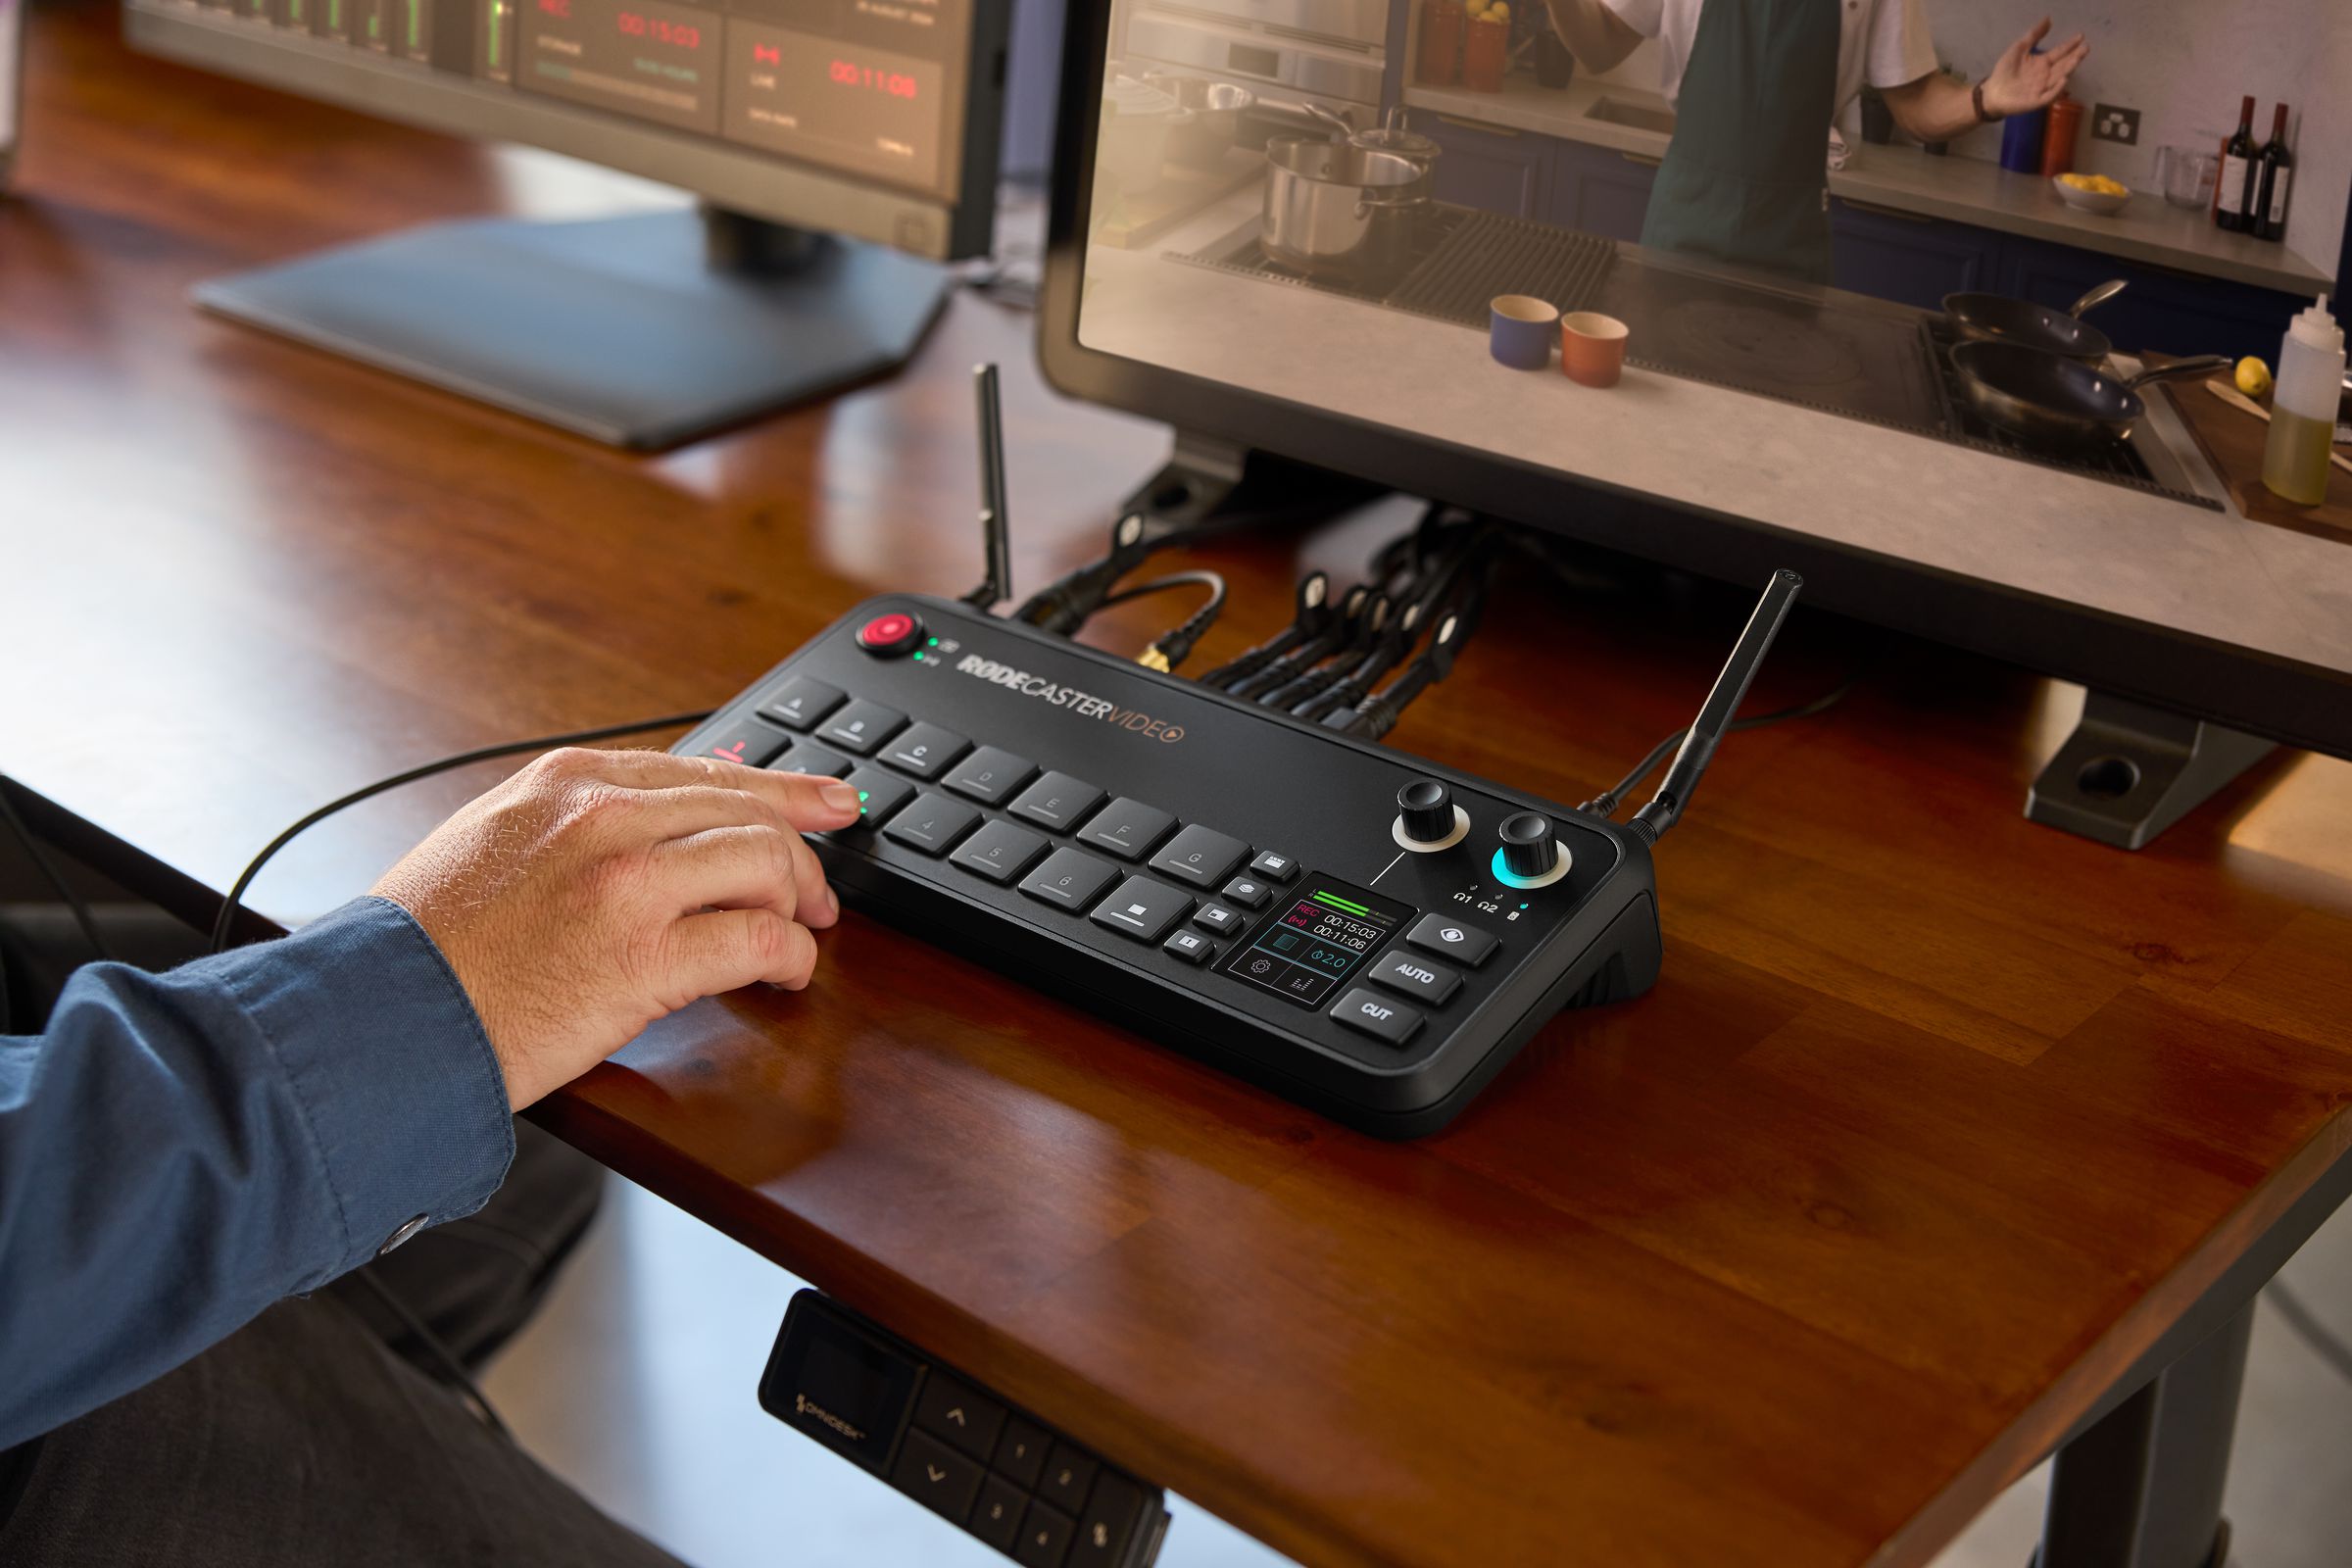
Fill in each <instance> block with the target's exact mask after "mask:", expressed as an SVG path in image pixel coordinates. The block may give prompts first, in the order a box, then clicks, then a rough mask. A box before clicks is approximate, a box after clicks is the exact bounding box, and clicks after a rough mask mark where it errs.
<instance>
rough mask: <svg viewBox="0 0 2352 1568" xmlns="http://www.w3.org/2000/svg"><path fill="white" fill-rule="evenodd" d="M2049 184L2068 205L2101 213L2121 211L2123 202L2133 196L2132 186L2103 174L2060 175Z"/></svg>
mask: <svg viewBox="0 0 2352 1568" xmlns="http://www.w3.org/2000/svg"><path fill="white" fill-rule="evenodd" d="M2050 185H2051V187H2052V188H2053V189H2055V190H2056V191H2057V192H2058V199H2059V200H2060V201H2062V202H2064V203H2066V205H2067V206H2069V207H2072V208H2075V209H2076V210H2077V211H2080V212H2085V213H2098V214H2100V215H2101V216H2105V215H2106V214H2109V213H2117V212H2121V211H2123V206H2124V203H2126V202H2128V201H2130V200H2131V186H2129V185H2127V184H2125V183H2124V182H2123V181H2121V180H2118V179H2109V178H2108V177H2107V176H2106V175H2105V174H2059V175H2056V176H2055V177H2053V178H2052V179H2051V180H2050Z"/></svg>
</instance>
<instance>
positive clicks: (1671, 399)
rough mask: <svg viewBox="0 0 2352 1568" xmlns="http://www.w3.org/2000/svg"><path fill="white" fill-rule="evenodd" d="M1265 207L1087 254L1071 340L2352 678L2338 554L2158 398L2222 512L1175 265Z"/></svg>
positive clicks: (1246, 200)
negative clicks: (1491, 344) (2245, 510)
mask: <svg viewBox="0 0 2352 1568" xmlns="http://www.w3.org/2000/svg"><path fill="white" fill-rule="evenodd" d="M1257 200H1258V197H1257V193H1256V192H1253V191H1245V192H1240V193H1237V194H1235V195H1233V196H1231V197H1228V198H1225V199H1224V200H1222V201H1219V202H1217V203H1214V204H1212V205H1211V206H1210V207H1208V208H1207V209H1205V210H1203V211H1202V212H1201V213H1200V214H1199V215H1197V216H1196V217H1195V218H1194V219H1193V220H1191V221H1188V222H1187V223H1185V224H1184V225H1182V226H1181V227H1179V228H1178V229H1177V230H1175V231H1174V232H1172V233H1170V234H1169V235H1168V236H1167V238H1166V239H1165V240H1164V241H1163V242H1162V243H1161V244H1160V245H1158V246H1155V247H1153V248H1152V250H1150V251H1126V252H1122V251H1115V250H1110V249H1107V248H1104V247H1101V246H1096V247H1092V248H1090V250H1089V252H1088V254H1087V259H1086V304H1085V308H1084V312H1083V315H1082V317H1081V320H1080V325H1079V337H1080V341H1081V342H1083V343H1084V344H1085V345H1086V346H1087V347H1089V348H1092V349H1096V350H1099V351H1102V352H1104V353H1109V354H1115V355H1119V356H1122V357H1125V358H1130V359H1134V360H1138V361H1140V362H1142V363H1145V364H1148V365H1155V366H1160V367H1163V368H1167V369H1171V370H1175V371H1178V372H1181V373H1185V374H1191V375H1198V376H1202V377H1206V378H1208V379H1211V380H1217V381H1227V382H1231V383H1235V384H1239V385H1242V386H1247V387H1251V388H1254V389H1256V390H1257V391H1259V392H1262V393H1264V394H1266V395H1268V396H1271V397H1274V398H1279V399H1283V400H1286V401H1289V402H1294V403H1298V404H1300V405H1304V406H1307V407H1314V408H1322V409H1326V410H1328V411H1330V412H1331V413H1333V414H1335V415H1338V416H1340V417H1345V418H1353V419H1359V420H1362V421H1364V422H1365V439H1366V440H1367V441H1373V440H1377V439H1379V436H1378V432H1379V431H1380V430H1381V429H1382V428H1383V427H1385V426H1390V425H1393V424H1396V423H1397V422H1400V421H1401V422H1403V423H1406V424H1408V425H1410V426H1411V427H1412V428H1415V429H1417V430H1418V431H1419V432H1420V433H1421V434H1422V435H1423V436H1424V437H1426V438H1429V439H1432V440H1436V441H1441V442H1446V443H1449V444H1452V445H1454V446H1456V447H1459V448H1462V449H1465V450H1467V451H1471V452H1479V453H1486V454H1489V455H1492V456H1493V457H1495V458H1496V459H1499V460H1501V461H1504V462H1507V463H1523V464H1531V465H1535V466H1542V467H1546V468H1555V469H1559V470H1563V471H1565V472H1569V473H1576V474H1582V475H1585V476H1588V477H1590V478H1592V479H1594V480H1597V481H1600V482H1602V483H1604V484H1609V485H1615V486H1621V487H1623V488H1625V489H1628V490H1633V491H1638V492H1641V493H1642V494H1645V495H1649V496H1653V497H1655V498H1657V499H1659V500H1661V501H1665V502H1669V503H1673V504H1677V505H1681V506H1686V507H1691V508H1696V509H1700V510H1704V511H1712V512H1718V513H1724V514H1729V515H1735V516H1739V517H1743V518H1747V519H1749V520H1751V521H1753V522H1756V523H1760V524H1763V525H1764V526H1766V527H1770V528H1779V529H1785V530H1788V531H1789V532H1792V533H1796V534H1801V535H1805V536H1809V537H1812V538H1817V539H1822V540H1825V541H1829V542H1833V543H1835V544H1838V545H1841V546H1844V547H1847V548H1850V549H1856V550H1861V551H1866V552H1872V553H1876V554H1883V555H1887V556H1893V557H1897V558H1900V559H1903V560H1907V561H1915V562H1918V563H1919V564H1922V565H1923V566H1925V567H1927V568H1928V569H1930V570H1935V571H1943V572H1951V573H1957V574H1960V575H1963V576H1966V577H1969V578H1973V579H1976V580H1979V581H1982V582H1985V583H1990V584H1994V585H1997V586H1999V587H2002V588H2005V589H2008V590H2011V591H2015V592H2018V593H2023V594H2031V595H2036V596H2048V597H2052V598H2057V599H2062V600H2067V601H2070V602H2073V603H2077V604H2081V605H2083V606H2086V607H2088V608H2090V609H2091V610H2092V611H2094V612H2095V613H2105V614H2111V615H2117V616H2121V617H2124V618H2126V619H2129V620H2134V621H2140V622H2145V623H2150V624H2155V625H2163V626H2168V627H2173V628H2177V629H2179V630H2181V631H2185V632H2189V633H2192V634H2197V635H2203V636H2209V637H2212V638H2214V639H2216V640H2217V641H2222V642H2229V643H2236V644H2243V645H2245V646H2247V647H2249V648H2252V649H2254V650H2256V651H2258V652H2261V653H2264V654H2269V655H2272V656H2274V657H2277V658H2279V659H2284V660H2291V661H2295V662H2307V663H2311V664H2316V665H2320V666H2323V667H2327V668H2331V669H2340V670H2352V544H2347V543H2346V542H2344V541H2340V540H2333V539H2321V538H2315V537H2312V536H2309V535H2305V534H2301V533H2296V532H2291V531H2289V530H2286V529H2282V528H2278V527H2274V526H2271V525H2270V524H2267V523H2262V522H2256V521H2250V520H2248V519H2246V518H2245V517H2243V516H2241V515H2238V514H2237V513H2235V512H2234V511H2232V510H2228V504H2227V492H2226V491H2225V489H2224V488H2223V486H2222V485H2221V484H2220V482H2219V481H2218V480H2216V479H2215V478H2214V477H2213V475H2212V473H2211V470H2210V468H2209V467H2208V466H2206V465H2205V463H2204V462H2203V460H2202V458H2201V457H2199V456H2198V454H2197V452H2196V448H2195V446H2194V443H2193V441H2192V440H2191V438H2190V437H2189V435H2188V432H2187V431H2186V430H2185V429H2184V428H2183V427H2182V426H2181V425H2180V420H2179V417H2178V415H2177V414H2176V413H2175V412H2174V411H2173V410H2172V409H2171V408H2170V407H2169V406H2168V405H2166V404H2165V403H2164V402H2163V400H2161V399H2159V400H2156V401H2155V402H2154V403H2152V404H2151V406H2150V409H2149V413H2148V415H2147V416H2146V417H2145V419H2144V421H2143V435H2144V436H2145V437H2146V438H2147V439H2148V440H2150V441H2152V442H2154V443H2155V444H2156V446H2157V447H2158V449H2159V451H2160V452H2161V453H2162V454H2164V455H2165V456H2166V459H2167V461H2166V466H2167V467H2169V468H2175V469H2177V470H2179V474H2180V482H2182V483H2183V484H2184V486H2185V487H2186V488H2188V489H2190V490H2193V491H2195V492H2198V493H2200V494H2203V495H2205V496H2208V497H2210V498H2212V499H2214V500H2216V501H2218V502H2221V503H2223V506H2224V508H2225V510H2221V511H2210V510H2207V509H2205V508H2202V507H2197V506H2192V505H2188V504H2185V503H2182V502H2180V501H2176V500H2171V499H2167V498H2165V497H2162V496H2158V495H2153V494H2149V493H2146V492H2142V491H2138V490H2133V489H2130V488H2127V487H2124V486H2119V485H2114V484H2108V483H2105V482H2102V481H2100V480H2098V479H2095V478H2089V477H2084V476H2082V475H2078V474H2073V473H2066V472H2061V471H2057V470H2055V469H2051V468H2046V467H2042V466H2036V465H2032V464H2026V463H2020V462H2016V461H2014V460H2011V459H2008V458H2003V457H1999V456H1995V455H1993V454H1991V453H1987V452H1984V451H1979V450H1975V449H1972V448H1969V447H1964V446H1958V445H1954V444H1952V443H1950V442H1946V441H1940V440H1936V439H1933V438H1930V437H1927V436H1923V435H1915V434H1911V433H1908V432H1905V431H1902V430H1897V429H1892V428H1887V427H1884V426H1880V425H1876V424H1872V423H1869V422H1866V421H1862V420H1857V419H1848V418H1840V417H1835V416H1829V415H1823V414H1819V413H1815V412H1813V411H1810V410H1807V409H1804V408H1800V407H1797V406H1794V405H1791V404H1788V403H1781V402H1775V401H1773V400H1771V399H1767V398H1762V397H1755V396H1750V395H1747V394H1744V393H1740V392H1735V391H1730V390H1727V389H1725V388H1722V387H1717V386H1712V385H1709V384H1706V383H1704V382H1700V381H1693V380H1684V379H1678V378H1675V377H1672V376H1667V375H1661V374H1657V373H1654V372H1650V371H1646V370H1642V369H1629V370H1628V371H1627V372H1626V375H1625V380H1624V382H1623V383H1622V384H1621V385H1620V386H1618V387H1617V388H1616V389H1614V390H1612V391H1607V392H1595V391H1593V390H1590V389H1588V388H1585V387H1581V386H1578V385H1576V384H1575V383H1574V382H1571V381H1569V380H1568V379H1567V378H1566V377H1565V376H1562V375H1561V374H1559V372H1558V371H1557V370H1556V369H1553V370H1549V371H1545V372H1542V373H1537V372H1529V371H1515V370H1507V369H1504V368H1501V367H1499V366H1497V365H1495V363H1494V362H1493V361H1492V360H1491V359H1489V358H1488V355H1487V343H1486V337H1485V334H1483V333H1481V332H1477V331H1473V330H1469V329H1466V328H1463V327H1460V326H1455V325H1452V324H1450V323H1447V322H1444V321H1439V320H1435V319H1428V318H1423V317H1416V316H1411V315H1407V314H1405V313H1403V312H1398V311H1391V310H1386V309H1383V308H1381V307H1379V306H1376V305H1368V304H1363V303H1360V302H1358V301H1355V300H1350V299H1347V298H1344V297H1341V296H1338V295H1334V294H1328V293H1324V292H1321V291H1318V290H1312V289H1307V288H1301V287H1299V286H1296V285H1290V284H1284V283H1279V282H1272V281H1268V280H1265V279H1262V278H1251V277H1245V276H1240V275H1236V274H1233V273H1228V272H1223V271H1219V270H1213V269H1210V268H1204V267H1196V266H1191V265H1187V264H1186V263H1183V262H1180V261H1175V260H1170V259H1169V253H1174V254H1189V253H1191V252H1193V251H1195V250H1197V249H1199V248H1200V247H1201V246H1204V245H1208V244H1210V243H1212V242H1215V241H1218V240H1221V239H1222V238H1223V237H1224V236H1225V235H1228V234H1230V233H1233V232H1234V231H1236V229H1237V228H1240V227H1242V226H1244V225H1246V224H1248V223H1249V221H1250V219H1251V216H1252V215H1253V214H1254V213H1255V212H1256V210H1257ZM2151 461H2152V462H2153V461H2154V458H2153V457H2152V458H2151Z"/></svg>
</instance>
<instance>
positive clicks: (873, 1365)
mask: <svg viewBox="0 0 2352 1568" xmlns="http://www.w3.org/2000/svg"><path fill="white" fill-rule="evenodd" d="M760 1407H761V1408H763V1409H765V1410H766V1411H767V1413H768V1414H770V1415H772V1416H774V1417H775V1418H776V1419H777V1420H779V1421H781V1422H783V1423H784V1424H785V1425H786V1426H788V1427H791V1428H792V1429H793V1430H795V1431H797V1432H800V1433H802V1434H803V1435H805V1436H807V1437H809V1438H811V1439H814V1440H815V1441H816V1442H818V1443H820V1444H822V1445H824V1446H826V1447H828V1448H830V1449H832V1450H833V1451H834V1452H835V1453H838V1454H840V1455H841V1456H842V1457H843V1458H845V1459H847V1460H849V1461H850V1462H851V1463H852V1464H855V1465H858V1466H859V1467H861V1468H863V1469H865V1470H868V1471H871V1472H872V1473H873V1474H875V1475H877V1476H880V1477H881V1478H882V1479H883V1480H884V1481H887V1482H889V1483H890V1484H891V1485H892V1486H894V1487H896V1488H898V1489H899V1490H900V1491H901V1492H904V1493H905V1494H907V1495H908V1496H910V1497H912V1498H914V1500H915V1501H917V1502H919V1503H921V1504H922V1505H923V1506H924V1507H926V1508H929V1509H930V1510H931V1511H932V1512H934V1513H936V1514H938V1515H940V1516H941V1517H942V1518H944V1519H946V1520H947V1521H948V1522H949V1523H951V1524H956V1525H960V1526H962V1527H963V1528H964V1529H965V1530H966V1531H968V1532H969V1533H970V1534H972V1535H974V1536H977V1537H978V1538H979V1539H980V1540H982V1541H984V1542H986V1543H988V1544H990V1545H992V1546H994V1547H996V1548H997V1549H998V1550H999V1551H1001V1552H1004V1553H1005V1555H1007V1556H1009V1557H1011V1558H1012V1559H1013V1561H1015V1562H1017V1563H1020V1564H1022V1565H1023V1568H1151V1565H1152V1561H1153V1560H1154V1559H1155V1558H1156V1557H1158V1555H1159V1546H1160V1543H1161V1541H1162V1540H1164V1539H1165V1538H1166V1536H1167V1529H1168V1510H1167V1495H1166V1494H1165V1493H1164V1492H1162V1491H1161V1490H1160V1489H1159V1488H1157V1487H1153V1486H1147V1485H1145V1484H1144V1483H1143V1482H1141V1481H1138V1480H1136V1479H1135V1478H1134V1477H1133V1476H1130V1475H1128V1474H1126V1473H1125V1472H1124V1471H1122V1470H1119V1469H1117V1468H1116V1467H1115V1466H1112V1465H1110V1464H1107V1463H1105V1462H1104V1461H1103V1459H1102V1458H1101V1457H1100V1456H1099V1455H1097V1454H1094V1453H1091V1452H1089V1451H1088V1450H1087V1449H1085V1448H1084V1447H1081V1446H1079V1445H1077V1444H1076V1443H1073V1442H1071V1441H1070V1440H1069V1439H1068V1438H1066V1437H1064V1436H1062V1435H1061V1434H1060V1433H1058V1432H1055V1431H1054V1430H1053V1429H1052V1428H1050V1427H1048V1426H1046V1425H1044V1424H1043V1423H1041V1422H1039V1421H1037V1420H1036V1419H1035V1418H1033V1417H1031V1416H1029V1415H1028V1414H1026V1413H1025V1412H1023V1411H1021V1410H1018V1409H1016V1408H1014V1407H1013V1406H1012V1405H1010V1404H1009V1403H1007V1402H1006V1401H1005V1400H1004V1399H1001V1398H999V1397H997V1396H995V1395H994V1394H992V1393H990V1392H989V1391H988V1390H986V1389H984V1388H982V1387H981V1386H980V1385H979V1384H978V1383H975V1382H974V1381H973V1380H971V1379H970V1378H967V1377H965V1376H963V1375H962V1374H961V1373H959V1372H956V1371H954V1370H952V1369H950V1368H948V1367H944V1366H941V1365H939V1364H938V1363H937V1362H935V1361H933V1360H931V1359H930V1358H929V1357H928V1356H926V1355H925V1354H924V1353H923V1352H922V1351H921V1350H918V1349H916V1348H914V1347H913V1346H911V1345H909V1344H907V1342H906V1341H904V1340H902V1339H899V1338H898V1337H897V1336H895V1335H893V1334H890V1333H889V1332H887V1331H886V1330H884V1329H882V1328H881V1327H879V1326H878V1325H876V1324H874V1323H870V1322H868V1321H867V1320H866V1319H864V1318H862V1317H860V1316H858V1314H857V1313H855V1312H852V1311H851V1310H850V1309H849V1308H847V1307H845V1306H843V1305H842V1304H841V1303H840V1302H838V1301H835V1300H833V1299H831V1298H830V1297H826V1296H822V1295H820V1294H818V1293H817V1292H815V1291H802V1292H800V1293H799V1294H797V1295H795V1296H794V1297H793V1299H792V1304H791V1305H790V1306H789V1307H787V1308H785V1311H784V1326H783V1327H782V1328H780V1329H778V1330H777V1331H776V1344H775V1348H773V1349H772V1350H770V1351H769V1352H768V1356H767V1369H766V1371H764V1372H763V1373H761V1374H760Z"/></svg>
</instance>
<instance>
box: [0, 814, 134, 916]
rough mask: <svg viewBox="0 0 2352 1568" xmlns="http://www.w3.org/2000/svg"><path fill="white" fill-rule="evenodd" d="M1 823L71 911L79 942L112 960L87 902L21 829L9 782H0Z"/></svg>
mask: <svg viewBox="0 0 2352 1568" xmlns="http://www.w3.org/2000/svg"><path fill="white" fill-rule="evenodd" d="M0 821H5V822H7V824H8V828H9V831H10V832H12V833H14V834H15V835H16V836H17V842H18V843H19V844H22V845H24V846H25V857H26V858H28V859H30V860H31V861H32V866H33V869H34V870H36V871H38V872H40V873H41V877H42V880H44V881H46V882H47V883H48V884H49V887H50V889H51V891H53V892H54V893H56V895H57V901H58V903H60V904H62V905H64V906H65V907H67V908H68V909H70V910H72V911H73V923H74V924H75V925H76V926H79V927H80V928H81V940H82V941H84V942H86V943H88V944H89V946H90V952H91V954H92V955H93V956H96V957H98V958H100V959H112V958H113V957H114V956H115V954H114V950H113V949H112V948H110V947H108V946H107V942H106V936H105V933H103V932H101V931H100V930H99V929H98V921H97V918H96V917H95V916H94V915H92V914H91V912H90V906H89V904H88V902H87V901H86V900H84V899H83V898H82V896H81V893H80V890H79V889H77V888H75V887H74V886H73V883H72V882H69V881H68V880H67V879H66V874H65V873H64V872H63V871H60V870H59V869H58V868H57V863H56V862H55V861H54V860H51V859H50V858H49V852H48V851H47V850H45V849H43V848H42V847H41V841H40V840H39V839H37V838H34V837H33V835H32V829H31V828H29V827H27V826H25V818H23V817H22V816H19V815H18V814H17V803H16V802H14V801H12V800H10V799H9V798H8V781H7V780H5V779H0Z"/></svg>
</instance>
